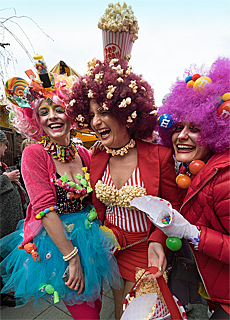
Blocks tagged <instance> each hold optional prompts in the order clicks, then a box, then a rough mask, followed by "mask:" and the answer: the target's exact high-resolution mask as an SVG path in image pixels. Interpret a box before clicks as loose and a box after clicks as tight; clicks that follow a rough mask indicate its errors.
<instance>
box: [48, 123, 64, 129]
mask: <svg viewBox="0 0 230 320" xmlns="http://www.w3.org/2000/svg"><path fill="white" fill-rule="evenodd" d="M62 127H63V124H61V123H55V124H50V125H49V128H50V129H51V130H58V129H61V128H62Z"/></svg>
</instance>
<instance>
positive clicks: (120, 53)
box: [102, 30, 133, 60]
mask: <svg viewBox="0 0 230 320" xmlns="http://www.w3.org/2000/svg"><path fill="white" fill-rule="evenodd" d="M132 36H133V35H132V34H130V33H126V32H113V31H109V30H102V40H103V48H104V59H105V60H111V59H116V58H117V59H120V58H123V59H124V58H125V59H127V60H129V58H130V56H131V51H132V47H133V42H132V41H131V39H132Z"/></svg>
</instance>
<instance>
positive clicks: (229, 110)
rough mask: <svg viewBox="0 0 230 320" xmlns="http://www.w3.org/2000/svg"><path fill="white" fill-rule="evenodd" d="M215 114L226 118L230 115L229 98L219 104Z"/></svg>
mask: <svg viewBox="0 0 230 320" xmlns="http://www.w3.org/2000/svg"><path fill="white" fill-rule="evenodd" d="M222 99H223V97H222ZM217 114H218V116H219V117H220V118H222V119H228V118H229V117H230V100H228V101H224V102H223V103H221V104H220V106H219V108H218V110H217Z"/></svg>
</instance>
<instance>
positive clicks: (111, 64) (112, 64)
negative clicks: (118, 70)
mask: <svg viewBox="0 0 230 320" xmlns="http://www.w3.org/2000/svg"><path fill="white" fill-rule="evenodd" d="M118 61H119V59H112V60H111V61H110V63H109V66H110V67H113V66H114V64H115V63H117V62H118Z"/></svg>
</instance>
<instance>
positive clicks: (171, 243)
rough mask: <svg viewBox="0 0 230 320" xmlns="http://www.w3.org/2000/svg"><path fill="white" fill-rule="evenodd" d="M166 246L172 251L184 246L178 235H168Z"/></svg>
mask: <svg viewBox="0 0 230 320" xmlns="http://www.w3.org/2000/svg"><path fill="white" fill-rule="evenodd" d="M166 246H167V247H168V248H169V249H170V250H172V251H178V250H180V248H181V247H182V241H181V239H179V238H177V237H168V238H167V239H166Z"/></svg>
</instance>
